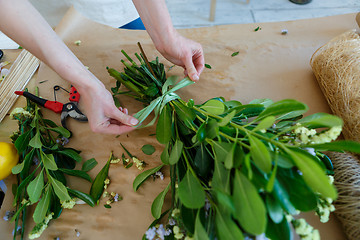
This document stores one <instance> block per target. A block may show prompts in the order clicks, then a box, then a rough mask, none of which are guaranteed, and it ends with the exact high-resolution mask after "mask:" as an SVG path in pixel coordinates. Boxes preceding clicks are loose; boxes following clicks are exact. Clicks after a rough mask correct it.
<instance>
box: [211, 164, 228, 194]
mask: <svg viewBox="0 0 360 240" xmlns="http://www.w3.org/2000/svg"><path fill="white" fill-rule="evenodd" d="M214 163H215V170H214V174H213V178H212V181H211V186H212V188H214V189H217V190H221V191H224V192H225V193H227V194H230V171H229V170H226V168H225V167H224V165H223V164H222V163H221V162H220V161H219V160H217V159H215V161H214Z"/></svg>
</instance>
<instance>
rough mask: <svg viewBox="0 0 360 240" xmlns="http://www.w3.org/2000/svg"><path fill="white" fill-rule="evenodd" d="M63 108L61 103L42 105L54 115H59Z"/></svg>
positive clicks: (49, 102) (51, 102) (50, 102)
mask: <svg viewBox="0 0 360 240" xmlns="http://www.w3.org/2000/svg"><path fill="white" fill-rule="evenodd" d="M63 106H64V104H62V103H61V102H57V101H47V102H46V103H45V104H44V107H46V108H47V109H50V110H52V111H54V112H56V113H61V112H62V110H63Z"/></svg>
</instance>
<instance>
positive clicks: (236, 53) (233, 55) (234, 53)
mask: <svg viewBox="0 0 360 240" xmlns="http://www.w3.org/2000/svg"><path fill="white" fill-rule="evenodd" d="M238 54H239V51H237V52H233V54H231V56H232V57H235V56H236V55H238Z"/></svg>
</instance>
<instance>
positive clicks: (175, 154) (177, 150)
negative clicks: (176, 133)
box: [169, 139, 184, 165]
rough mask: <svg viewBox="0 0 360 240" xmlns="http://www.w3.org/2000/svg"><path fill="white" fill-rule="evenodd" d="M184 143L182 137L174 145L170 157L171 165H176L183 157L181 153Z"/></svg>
mask: <svg viewBox="0 0 360 240" xmlns="http://www.w3.org/2000/svg"><path fill="white" fill-rule="evenodd" d="M183 147H184V144H183V142H182V141H180V139H176V141H175V144H174V145H173V147H172V149H171V153H170V157H169V163H170V165H174V164H175V163H177V162H178V161H179V159H180V157H181V153H182V150H183Z"/></svg>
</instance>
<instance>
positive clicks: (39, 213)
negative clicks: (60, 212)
mask: <svg viewBox="0 0 360 240" xmlns="http://www.w3.org/2000/svg"><path fill="white" fill-rule="evenodd" d="M50 198H51V188H49V187H47V188H46V189H45V192H44V195H43V197H42V198H41V200H40V202H39V203H38V204H37V206H36V208H35V211H34V214H33V219H34V222H35V223H37V224H38V223H41V222H42V221H43V220H44V218H45V216H46V213H47V211H48V209H49V205H50Z"/></svg>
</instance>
